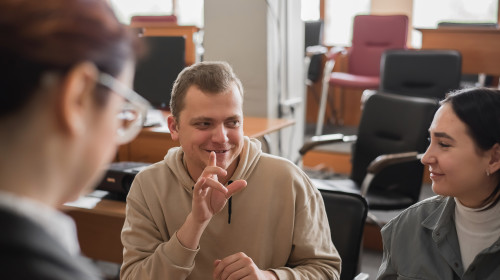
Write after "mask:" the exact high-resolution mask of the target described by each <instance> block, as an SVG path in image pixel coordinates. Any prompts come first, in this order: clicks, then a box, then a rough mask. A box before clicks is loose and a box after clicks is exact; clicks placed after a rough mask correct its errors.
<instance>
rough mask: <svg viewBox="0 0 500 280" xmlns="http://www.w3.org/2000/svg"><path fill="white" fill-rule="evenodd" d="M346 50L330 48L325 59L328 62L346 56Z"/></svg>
mask: <svg viewBox="0 0 500 280" xmlns="http://www.w3.org/2000/svg"><path fill="white" fill-rule="evenodd" d="M347 52H348V50H347V49H346V48H344V47H332V48H331V49H330V50H329V51H328V52H327V53H326V58H327V59H328V60H332V59H333V60H335V59H337V57H339V56H340V55H347Z"/></svg>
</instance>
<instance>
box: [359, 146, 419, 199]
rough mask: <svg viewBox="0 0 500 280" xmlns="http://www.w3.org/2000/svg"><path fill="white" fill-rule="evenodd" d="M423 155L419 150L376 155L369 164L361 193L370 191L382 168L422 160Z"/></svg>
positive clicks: (363, 194) (364, 193)
mask: <svg viewBox="0 0 500 280" xmlns="http://www.w3.org/2000/svg"><path fill="white" fill-rule="evenodd" d="M422 156H423V154H419V153H417V152H406V153H398V154H387V155H380V156H378V157H376V158H375V159H374V160H373V161H372V162H371V163H370V164H369V165H368V168H367V173H366V176H365V178H364V179H363V183H361V195H362V196H365V195H366V194H367V193H368V189H369V188H370V185H371V182H372V180H373V178H374V177H375V175H376V174H377V173H379V172H380V171H381V170H383V169H385V168H386V167H388V166H391V165H394V164H398V163H403V162H410V161H414V160H420V159H421V158H422Z"/></svg>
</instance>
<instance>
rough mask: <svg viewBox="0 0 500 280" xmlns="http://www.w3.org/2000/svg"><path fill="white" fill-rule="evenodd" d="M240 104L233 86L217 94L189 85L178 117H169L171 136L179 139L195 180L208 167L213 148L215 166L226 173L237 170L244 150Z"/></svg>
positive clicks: (237, 93) (241, 103)
mask: <svg viewBox="0 0 500 280" xmlns="http://www.w3.org/2000/svg"><path fill="white" fill-rule="evenodd" d="M242 105H243V100H242V97H241V94H240V91H239V90H238V88H237V87H236V85H233V87H232V88H231V89H230V90H228V91H227V92H223V93H217V94H210V93H204V92H202V91H201V90H200V89H199V88H198V87H197V86H191V87H190V88H188V90H187V92H186V96H185V99H184V109H183V110H182V111H181V112H180V114H179V119H178V120H177V121H176V120H175V119H174V118H173V117H169V120H168V124H169V128H170V132H171V135H172V139H173V140H179V142H180V144H181V146H182V149H183V150H184V159H185V161H186V164H187V168H188V171H189V173H190V175H191V177H192V178H193V179H194V180H197V179H198V177H199V176H200V175H201V172H202V171H203V169H204V168H205V167H206V166H207V163H208V157H209V155H210V152H212V151H214V152H215V154H216V157H217V166H219V167H221V168H224V169H226V170H227V171H228V176H231V175H232V173H233V172H234V170H235V169H236V166H237V164H238V161H237V159H238V157H239V155H240V153H241V150H242V149H243V109H242Z"/></svg>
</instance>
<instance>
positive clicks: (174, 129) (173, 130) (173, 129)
mask: <svg viewBox="0 0 500 280" xmlns="http://www.w3.org/2000/svg"><path fill="white" fill-rule="evenodd" d="M167 124H168V129H169V130H170V137H172V140H174V141H177V140H179V129H178V127H179V126H178V124H177V121H176V120H175V118H174V116H172V115H170V116H168V117H167Z"/></svg>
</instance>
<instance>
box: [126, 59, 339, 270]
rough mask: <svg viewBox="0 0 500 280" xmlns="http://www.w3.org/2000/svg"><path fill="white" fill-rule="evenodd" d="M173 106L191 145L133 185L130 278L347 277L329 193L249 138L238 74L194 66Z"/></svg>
mask: <svg viewBox="0 0 500 280" xmlns="http://www.w3.org/2000/svg"><path fill="white" fill-rule="evenodd" d="M170 108H171V111H172V116H170V117H169V118H168V126H169V128H170V131H171V135H172V138H173V139H174V140H178V141H179V142H180V145H181V146H180V147H178V148H173V149H170V150H169V152H168V153H167V155H166V156H165V159H164V160H163V161H161V162H158V163H156V164H154V165H152V166H151V167H149V168H147V169H145V170H143V171H142V172H141V173H139V174H138V175H137V176H136V178H135V181H134V183H133V184H132V188H131V190H130V193H129V195H128V197H127V214H126V215H127V217H126V221H125V224H124V227H123V231H122V242H123V245H124V247H125V249H124V255H123V257H124V263H123V265H122V270H121V276H122V279H338V278H339V275H340V257H339V255H338V253H337V250H336V249H335V246H334V245H333V244H332V241H331V239H330V230H329V226H328V220H327V218H326V213H325V209H324V205H323V200H322V198H321V195H320V193H319V191H318V190H317V189H315V188H314V187H313V186H312V184H311V182H310V180H309V179H308V178H307V176H306V175H305V174H304V173H303V172H302V171H301V170H300V169H299V168H298V167H297V166H295V165H294V164H293V163H291V162H290V161H288V160H285V159H282V158H278V157H275V156H272V155H269V154H265V153H262V151H261V147H260V142H258V141H257V140H256V139H250V138H248V137H244V136H243V109H242V108H243V87H242V85H241V82H240V81H239V79H238V78H237V77H236V76H235V74H234V73H233V70H232V69H231V67H230V66H229V65H228V64H227V63H223V62H203V63H198V64H196V65H193V66H191V67H188V68H186V69H184V70H183V71H182V72H181V73H180V74H179V77H178V78H177V80H176V82H175V84H174V87H173V90H172V100H171V102H170Z"/></svg>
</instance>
